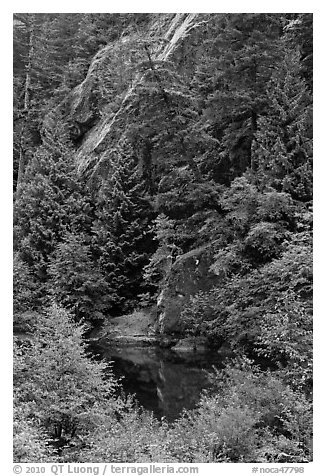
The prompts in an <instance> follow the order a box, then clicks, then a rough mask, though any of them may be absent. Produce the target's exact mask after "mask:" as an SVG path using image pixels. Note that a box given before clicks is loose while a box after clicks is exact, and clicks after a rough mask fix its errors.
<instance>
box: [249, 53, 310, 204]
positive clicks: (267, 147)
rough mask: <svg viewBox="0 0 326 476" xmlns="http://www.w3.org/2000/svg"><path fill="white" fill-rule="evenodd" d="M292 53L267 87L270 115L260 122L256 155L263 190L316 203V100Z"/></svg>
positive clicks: (255, 147)
mask: <svg viewBox="0 0 326 476" xmlns="http://www.w3.org/2000/svg"><path fill="white" fill-rule="evenodd" d="M300 70H301V64H300V56H299V53H297V52H295V51H294V52H290V53H289V54H288V55H287V57H286V58H285V60H284V61H283V63H282V64H281V65H280V67H279V68H278V69H277V72H276V73H275V75H274V77H273V78H272V79H271V80H270V82H269V83H268V86H267V95H268V99H269V108H268V114H266V116H265V117H261V118H259V120H258V128H257V133H256V135H255V146H254V149H255V151H254V154H255V157H256V159H255V160H256V161H257V166H258V170H257V178H258V181H259V183H260V185H261V186H263V187H264V186H267V185H269V186H272V187H274V188H275V189H276V190H278V191H284V192H288V193H290V194H291V195H292V196H293V198H295V199H296V200H301V201H310V200H311V199H312V98H311V95H310V93H309V91H308V89H307V86H306V84H305V81H304V79H302V78H300Z"/></svg>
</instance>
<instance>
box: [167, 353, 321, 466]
mask: <svg viewBox="0 0 326 476" xmlns="http://www.w3.org/2000/svg"><path fill="white" fill-rule="evenodd" d="M212 384H213V387H212V389H211V390H210V391H209V393H206V394H204V395H203V396H202V398H201V401H200V403H199V405H198V408H197V409H196V410H194V411H191V412H185V414H184V415H183V417H182V418H180V419H179V420H178V421H177V422H176V423H175V424H174V425H173V427H172V429H171V430H170V432H169V434H168V438H170V448H171V453H172V455H173V456H174V457H177V459H178V460H179V461H183V462H186V461H187V462H194V461H196V462H203V463H204V462H205V463H207V462H248V463H249V462H285V461H286V462H307V461H310V460H311V434H312V426H311V425H312V423H311V403H310V402H309V401H308V400H306V399H305V397H304V396H303V395H301V394H299V393H297V392H294V391H293V390H291V389H290V387H288V386H287V385H285V384H283V383H282V381H281V380H279V379H277V377H275V376H273V375H272V374H271V373H270V372H262V371H259V370H258V368H254V367H252V365H251V364H250V362H249V365H248V362H244V363H240V364H237V363H236V362H232V363H231V364H229V365H228V366H226V368H225V369H224V370H222V371H216V373H215V374H214V375H212Z"/></svg>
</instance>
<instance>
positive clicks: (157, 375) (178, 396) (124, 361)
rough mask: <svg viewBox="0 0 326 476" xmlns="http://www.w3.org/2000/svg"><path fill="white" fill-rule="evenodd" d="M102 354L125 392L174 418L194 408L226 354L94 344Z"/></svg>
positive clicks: (152, 408) (162, 413)
mask: <svg viewBox="0 0 326 476" xmlns="http://www.w3.org/2000/svg"><path fill="white" fill-rule="evenodd" d="M92 347H93V351H95V352H96V353H97V354H99V356H100V357H101V358H102V359H104V360H106V361H108V362H112V364H111V368H112V370H113V373H114V375H115V376H116V377H117V378H118V379H121V384H122V388H123V391H124V392H125V393H127V394H133V395H135V397H136V399H137V400H138V402H139V403H140V405H142V406H143V407H144V408H146V409H147V410H150V411H152V412H153V413H154V415H155V416H156V417H157V418H162V417H165V418H166V419H167V420H168V421H173V420H175V419H176V418H177V417H178V416H179V415H180V414H181V412H182V410H183V409H192V408H194V407H195V406H196V404H197V402H198V401H199V398H200V394H201V391H202V390H203V389H204V388H208V387H209V385H210V382H209V377H208V372H209V371H212V370H213V365H214V366H215V367H216V368H221V366H222V360H223V357H222V356H220V355H218V354H217V353H216V352H215V353H196V352H179V353H177V352H174V351H173V350H170V349H162V348H160V347H159V346H157V345H151V346H148V347H136V346H130V345H119V346H116V345H112V344H108V345H107V346H103V345H101V346H92Z"/></svg>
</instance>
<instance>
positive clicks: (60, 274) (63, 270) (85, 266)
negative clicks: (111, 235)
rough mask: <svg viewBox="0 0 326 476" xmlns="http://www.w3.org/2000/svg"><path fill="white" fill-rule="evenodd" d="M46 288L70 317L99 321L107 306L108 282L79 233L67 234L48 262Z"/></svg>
mask: <svg viewBox="0 0 326 476" xmlns="http://www.w3.org/2000/svg"><path fill="white" fill-rule="evenodd" d="M49 275H50V277H51V280H50V282H49V287H50V291H51V293H52V295H53V296H54V298H55V300H56V301H57V302H58V303H60V304H61V305H62V306H64V307H65V308H66V309H69V310H70V311H71V312H72V313H73V314H74V316H75V317H76V318H77V319H78V320H80V319H87V320H90V321H96V320H101V319H103V318H104V312H105V311H106V310H107V308H108V302H107V293H108V285H107V283H106V281H105V279H104V276H103V275H102V274H101V272H100V270H99V269H98V268H97V267H96V264H94V262H93V261H92V255H91V251H90V246H89V245H87V244H86V243H85V242H84V241H83V239H82V237H81V236H77V235H74V234H72V233H67V234H66V235H65V236H64V238H63V241H62V242H60V243H59V244H58V245H57V247H56V250H55V252H54V255H53V258H52V260H51V262H50V265H49Z"/></svg>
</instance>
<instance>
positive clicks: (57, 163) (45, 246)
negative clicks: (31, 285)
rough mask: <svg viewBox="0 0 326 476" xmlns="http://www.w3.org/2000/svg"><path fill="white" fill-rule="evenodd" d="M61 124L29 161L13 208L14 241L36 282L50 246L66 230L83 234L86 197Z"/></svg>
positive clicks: (42, 278) (88, 207)
mask: <svg viewBox="0 0 326 476" xmlns="http://www.w3.org/2000/svg"><path fill="white" fill-rule="evenodd" d="M66 136H67V133H66V129H65V125H64V124H58V123H57V124H55V125H54V128H53V130H52V133H51V134H49V135H48V136H47V137H44V144H43V145H42V146H41V147H39V148H38V150H37V151H36V152H35V154H34V156H33V159H32V160H31V162H30V163H29V165H28V167H27V169H26V173H25V178H24V182H23V183H22V186H21V191H20V194H19V197H18V198H17V200H16V202H15V207H14V246H15V249H18V250H19V251H20V256H21V258H22V259H23V261H25V262H26V263H27V264H28V265H29V266H30V268H31V270H32V272H33V274H34V276H35V277H36V279H37V280H38V281H39V282H40V283H45V282H46V280H47V277H48V274H47V266H48V262H49V259H50V257H51V255H52V254H53V252H54V250H55V246H56V244H57V243H58V241H60V240H61V239H62V238H63V236H64V233H65V232H66V231H71V232H75V233H80V232H84V233H86V234H87V233H89V232H90V227H91V223H92V199H91V194H90V193H88V189H87V187H86V184H85V183H83V182H82V181H80V180H79V179H78V177H77V176H76V173H75V166H74V163H73V160H72V159H73V151H72V148H71V146H70V145H69V141H68V139H66Z"/></svg>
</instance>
